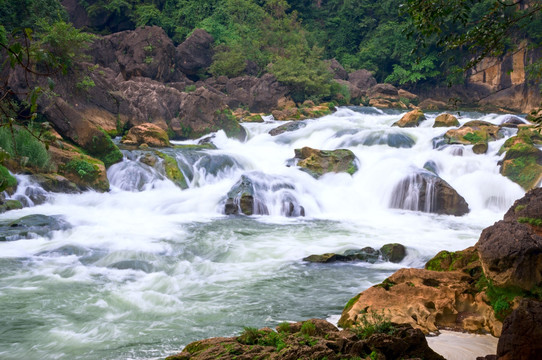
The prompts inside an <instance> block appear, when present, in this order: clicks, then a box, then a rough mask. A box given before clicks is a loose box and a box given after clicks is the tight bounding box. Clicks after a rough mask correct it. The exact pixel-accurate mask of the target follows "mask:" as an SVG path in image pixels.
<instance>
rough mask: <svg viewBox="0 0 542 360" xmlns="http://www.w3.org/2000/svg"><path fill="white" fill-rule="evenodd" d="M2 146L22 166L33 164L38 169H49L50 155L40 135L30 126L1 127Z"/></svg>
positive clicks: (0, 142)
mask: <svg viewBox="0 0 542 360" xmlns="http://www.w3.org/2000/svg"><path fill="white" fill-rule="evenodd" d="M0 147H1V148H2V149H4V150H5V151H6V153H7V154H8V155H9V157H11V158H12V159H15V160H16V161H17V162H18V163H19V164H20V165H21V166H31V167H34V168H36V169H38V170H47V169H48V167H49V163H50V157H49V154H48V153H47V149H46V148H45V145H44V144H43V142H42V141H40V140H39V138H38V136H37V135H36V134H35V133H34V132H32V130H31V129H29V128H23V127H11V128H10V127H8V126H3V127H1V128H0Z"/></svg>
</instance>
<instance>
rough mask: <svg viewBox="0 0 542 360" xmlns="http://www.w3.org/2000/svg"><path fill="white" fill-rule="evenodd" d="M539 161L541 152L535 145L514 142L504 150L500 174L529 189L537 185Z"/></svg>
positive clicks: (540, 171)
mask: <svg viewBox="0 0 542 360" xmlns="http://www.w3.org/2000/svg"><path fill="white" fill-rule="evenodd" d="M539 161H542V152H541V151H540V150H538V149H537V148H536V147H535V146H533V145H530V144H525V143H516V144H514V145H513V146H512V147H511V148H510V149H508V151H507V152H506V155H505V157H504V160H503V165H502V167H501V174H502V175H504V176H506V177H508V178H509V179H510V180H512V181H514V182H516V183H517V184H519V185H521V186H522V187H523V188H524V189H525V190H529V189H531V188H533V187H534V186H536V185H537V183H538V180H539V179H540V176H541V175H542V166H541V165H540V164H539V163H538V162H539Z"/></svg>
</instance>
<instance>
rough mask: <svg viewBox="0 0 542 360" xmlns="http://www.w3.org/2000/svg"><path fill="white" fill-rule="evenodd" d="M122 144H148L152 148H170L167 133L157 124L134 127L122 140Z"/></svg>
mask: <svg viewBox="0 0 542 360" xmlns="http://www.w3.org/2000/svg"><path fill="white" fill-rule="evenodd" d="M122 143H123V144H125V145H135V146H139V145H142V144H147V145H148V146H152V147H165V146H169V145H170V144H169V138H168V135H167V132H166V131H165V130H164V129H162V128H160V127H159V126H158V125H155V124H149V123H145V124H141V125H137V126H134V127H133V128H131V129H130V130H129V131H128V134H126V135H125V136H124V137H123V138H122Z"/></svg>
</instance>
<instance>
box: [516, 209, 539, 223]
mask: <svg viewBox="0 0 542 360" xmlns="http://www.w3.org/2000/svg"><path fill="white" fill-rule="evenodd" d="M518 207H519V206H518ZM518 223H520V224H529V225H532V226H542V219H535V218H530V217H520V218H518Z"/></svg>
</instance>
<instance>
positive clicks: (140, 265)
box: [107, 260, 153, 273]
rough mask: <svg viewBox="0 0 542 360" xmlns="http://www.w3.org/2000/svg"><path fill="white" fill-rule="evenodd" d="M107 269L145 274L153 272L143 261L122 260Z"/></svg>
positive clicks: (149, 265) (150, 266)
mask: <svg viewBox="0 0 542 360" xmlns="http://www.w3.org/2000/svg"><path fill="white" fill-rule="evenodd" d="M107 267H108V268H112V269H118V270H139V271H143V272H146V273H151V272H152V271H153V267H152V265H151V264H149V263H148V262H146V261H143V260H122V261H118V262H116V263H114V264H111V265H108V266H107Z"/></svg>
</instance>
